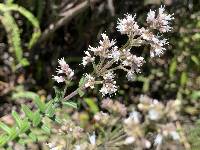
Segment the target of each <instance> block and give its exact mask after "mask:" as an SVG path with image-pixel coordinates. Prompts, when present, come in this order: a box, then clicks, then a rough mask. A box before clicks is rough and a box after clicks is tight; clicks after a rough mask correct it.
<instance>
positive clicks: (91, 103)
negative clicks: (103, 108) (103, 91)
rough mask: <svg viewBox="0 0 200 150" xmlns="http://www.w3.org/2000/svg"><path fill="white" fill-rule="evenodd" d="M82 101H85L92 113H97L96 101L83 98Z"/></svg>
mask: <svg viewBox="0 0 200 150" xmlns="http://www.w3.org/2000/svg"><path fill="white" fill-rule="evenodd" d="M84 101H85V102H86V103H87V105H88V106H89V108H90V110H91V111H92V112H93V113H97V112H98V111H99V108H98V106H97V105H96V103H95V102H94V100H93V99H91V98H85V99H84Z"/></svg>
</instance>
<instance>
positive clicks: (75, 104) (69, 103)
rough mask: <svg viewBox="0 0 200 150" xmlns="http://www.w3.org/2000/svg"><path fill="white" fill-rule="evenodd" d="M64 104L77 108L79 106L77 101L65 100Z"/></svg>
mask: <svg viewBox="0 0 200 150" xmlns="http://www.w3.org/2000/svg"><path fill="white" fill-rule="evenodd" d="M63 105H64V106H68V107H72V108H75V109H77V108H78V106H77V103H75V102H63Z"/></svg>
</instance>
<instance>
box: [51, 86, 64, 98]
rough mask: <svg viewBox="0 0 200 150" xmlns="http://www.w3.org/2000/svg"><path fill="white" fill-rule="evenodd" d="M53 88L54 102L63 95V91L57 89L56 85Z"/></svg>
mask: <svg viewBox="0 0 200 150" xmlns="http://www.w3.org/2000/svg"><path fill="white" fill-rule="evenodd" d="M53 88H54V91H55V94H56V96H55V98H54V102H60V101H61V100H62V99H63V97H64V92H63V91H62V90H59V89H58V88H57V87H53Z"/></svg>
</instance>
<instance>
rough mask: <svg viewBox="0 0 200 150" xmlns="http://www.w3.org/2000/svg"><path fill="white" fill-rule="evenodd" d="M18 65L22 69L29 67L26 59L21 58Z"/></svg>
mask: <svg viewBox="0 0 200 150" xmlns="http://www.w3.org/2000/svg"><path fill="white" fill-rule="evenodd" d="M20 64H21V65H22V66H23V67H26V66H29V65H30V63H29V61H28V60H27V59H26V58H22V60H21V61H20Z"/></svg>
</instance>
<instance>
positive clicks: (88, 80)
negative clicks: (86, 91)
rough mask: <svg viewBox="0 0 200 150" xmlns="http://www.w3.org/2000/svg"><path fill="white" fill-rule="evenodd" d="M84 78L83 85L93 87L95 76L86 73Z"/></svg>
mask: <svg viewBox="0 0 200 150" xmlns="http://www.w3.org/2000/svg"><path fill="white" fill-rule="evenodd" d="M85 80H86V83H85V87H86V88H87V87H90V88H91V89H93V88H94V85H95V78H94V77H93V76H91V75H90V74H86V75H85Z"/></svg>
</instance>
